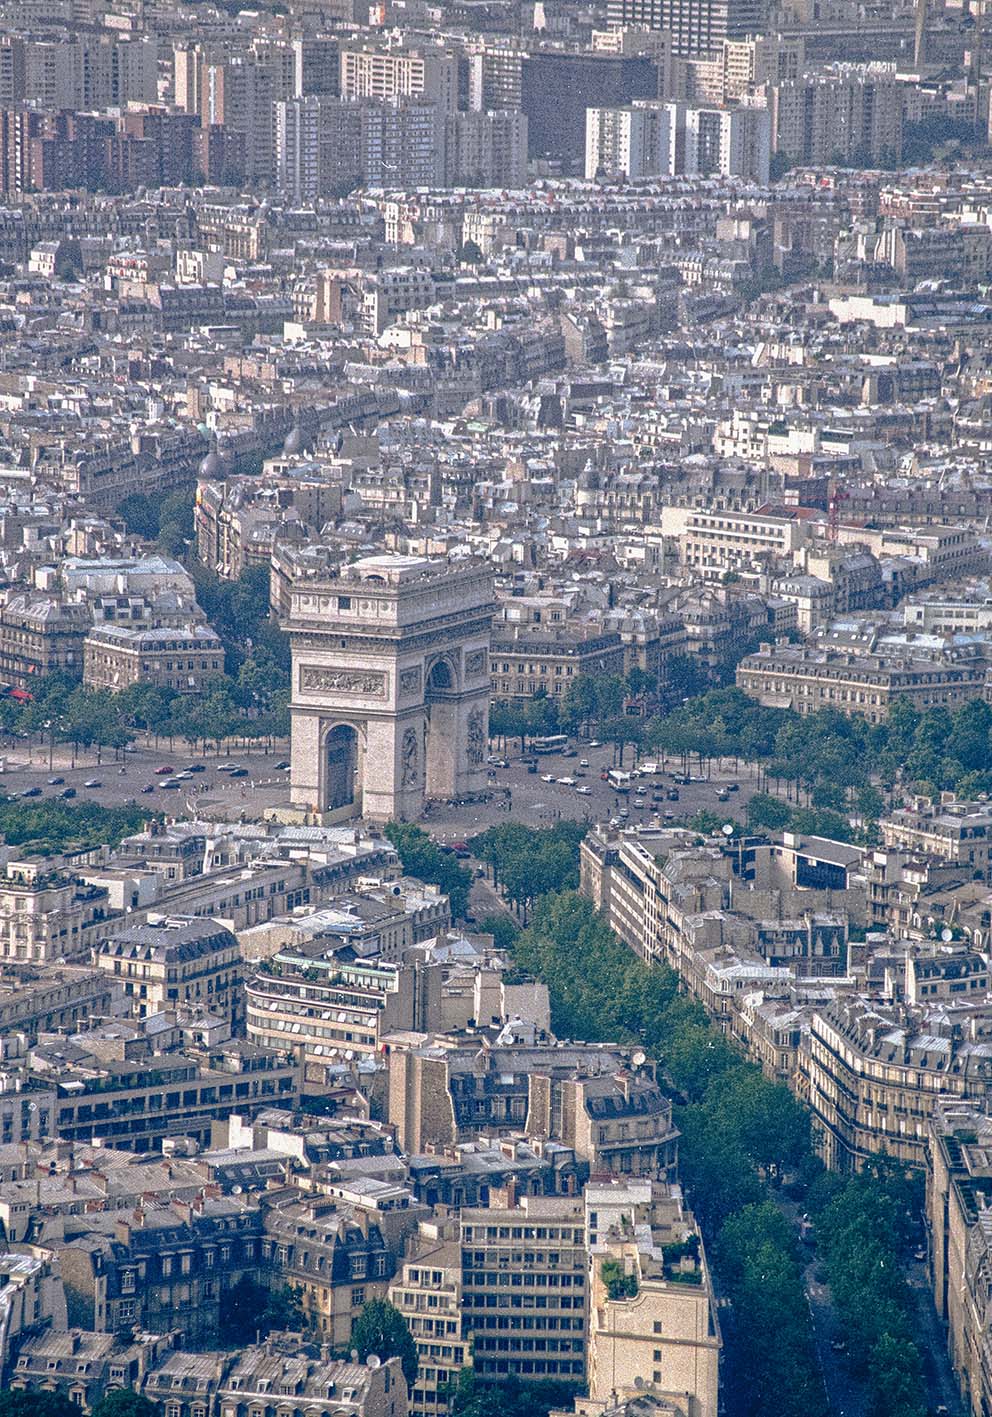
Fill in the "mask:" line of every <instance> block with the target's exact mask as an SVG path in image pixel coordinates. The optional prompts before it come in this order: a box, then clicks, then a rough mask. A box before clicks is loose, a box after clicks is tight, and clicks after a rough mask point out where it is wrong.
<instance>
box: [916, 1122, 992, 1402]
mask: <svg viewBox="0 0 992 1417" xmlns="http://www.w3.org/2000/svg"><path fill="white" fill-rule="evenodd" d="M990 1158H992V1119H990V1118H989V1117H988V1116H987V1115H986V1113H985V1111H984V1110H983V1109H982V1108H979V1107H972V1106H970V1105H969V1104H967V1103H961V1102H950V1101H948V1102H940V1103H938V1105H937V1107H936V1109H935V1111H934V1115H933V1117H932V1118H931V1122H930V1129H929V1138H928V1144H927V1192H926V1220H927V1229H928V1231H929V1239H930V1275H931V1282H932V1285H933V1301H934V1305H935V1307H936V1310H937V1314H938V1316H939V1318H940V1319H941V1320H942V1321H943V1323H944V1325H945V1326H946V1330H947V1346H948V1351H949V1353H950V1356H951V1362H952V1363H953V1364H954V1370H955V1373H956V1375H957V1379H958V1385H959V1388H960V1392H961V1400H962V1402H963V1403H964V1405H965V1410H966V1411H967V1412H968V1414H969V1417H985V1414H986V1413H988V1412H990V1411H992V1329H990V1327H989V1322H988V1313H989V1305H990V1304H992V1208H990V1207H989V1195H990V1193H992V1159H990Z"/></svg>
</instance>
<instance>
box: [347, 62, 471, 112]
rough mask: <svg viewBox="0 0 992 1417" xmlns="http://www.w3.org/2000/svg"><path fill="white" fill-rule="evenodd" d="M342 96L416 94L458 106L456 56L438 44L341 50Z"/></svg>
mask: <svg viewBox="0 0 992 1417" xmlns="http://www.w3.org/2000/svg"><path fill="white" fill-rule="evenodd" d="M341 97H342V98H352V99H354V98H375V99H393V98H418V99H421V100H425V101H426V102H428V103H431V104H434V105H436V106H437V107H438V108H439V109H440V110H441V111H442V113H454V112H455V111H456V110H457V108H458V57H457V55H455V54H454V53H451V52H449V51H447V50H445V49H441V48H423V49H359V48H355V47H345V48H342V50H341Z"/></svg>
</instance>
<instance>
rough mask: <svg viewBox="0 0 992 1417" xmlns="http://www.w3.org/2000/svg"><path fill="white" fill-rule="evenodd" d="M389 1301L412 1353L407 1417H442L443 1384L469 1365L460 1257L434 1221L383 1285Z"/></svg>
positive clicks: (444, 1408)
mask: <svg viewBox="0 0 992 1417" xmlns="http://www.w3.org/2000/svg"><path fill="white" fill-rule="evenodd" d="M388 1297H389V1301H390V1303H392V1304H394V1305H395V1306H396V1308H397V1309H399V1311H400V1313H401V1314H402V1315H403V1317H404V1318H405V1319H406V1321H407V1324H408V1326H409V1329H410V1334H411V1336H412V1338H413V1341H414V1344H415V1345H416V1349H417V1364H418V1366H417V1381H416V1383H415V1384H414V1386H413V1388H412V1389H411V1391H410V1412H411V1414H412V1417H443V1414H445V1413H446V1412H447V1411H448V1396H447V1393H446V1391H445V1389H446V1388H447V1386H448V1384H451V1383H456V1382H457V1381H458V1375H459V1373H460V1372H461V1371H462V1369H463V1368H470V1367H471V1366H472V1345H471V1342H470V1340H469V1339H468V1338H467V1337H466V1336H465V1334H464V1332H463V1324H462V1271H461V1252H460V1249H459V1246H458V1242H457V1241H456V1240H445V1239H443V1238H442V1237H441V1234H440V1227H438V1226H437V1225H436V1224H435V1223H434V1222H430V1223H425V1224H423V1225H422V1226H421V1233H420V1235H419V1236H418V1237H417V1240H416V1242H415V1250H414V1252H413V1253H412V1254H411V1256H410V1258H409V1259H407V1260H406V1261H404V1263H403V1265H402V1267H401V1269H400V1273H399V1274H398V1275H397V1277H396V1278H395V1279H394V1280H393V1282H392V1284H391V1285H390V1286H389V1296H388Z"/></svg>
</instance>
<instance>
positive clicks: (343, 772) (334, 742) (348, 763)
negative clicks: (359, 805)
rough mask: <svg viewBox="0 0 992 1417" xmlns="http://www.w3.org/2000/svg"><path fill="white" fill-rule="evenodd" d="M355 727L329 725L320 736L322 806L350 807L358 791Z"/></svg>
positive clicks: (335, 808) (359, 776)
mask: <svg viewBox="0 0 992 1417" xmlns="http://www.w3.org/2000/svg"><path fill="white" fill-rule="evenodd" d="M359 749H360V743H359V737H358V731H357V729H354V728H352V727H351V725H350V724H347V723H339V724H338V725H337V727H336V728H332V729H331V731H330V733H328V735H327V737H326V739H325V740H324V782H325V788H324V810H325V811H326V812H335V811H337V810H338V809H339V808H341V807H350V806H352V805H353V804H354V803H355V802H357V801H358V799H359V797H360V795H361V754H360V751H359Z"/></svg>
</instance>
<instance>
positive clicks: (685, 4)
mask: <svg viewBox="0 0 992 1417" xmlns="http://www.w3.org/2000/svg"><path fill="white" fill-rule="evenodd" d="M767 9H768V6H767V3H766V0H608V6H607V14H608V17H609V22H610V24H611V25H625V26H626V25H644V26H646V27H647V28H648V29H651V30H668V31H669V33H670V34H671V36H672V53H673V54H679V55H682V56H683V57H694V56H697V55H701V54H710V53H716V52H717V51H718V50H719V49H720V48H721V46H722V44H723V41H724V40H725V39H742V38H743V37H744V36H745V35H749V34H760V33H761V32H762V31H763V30H764V28H765V19H766V14H767Z"/></svg>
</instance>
